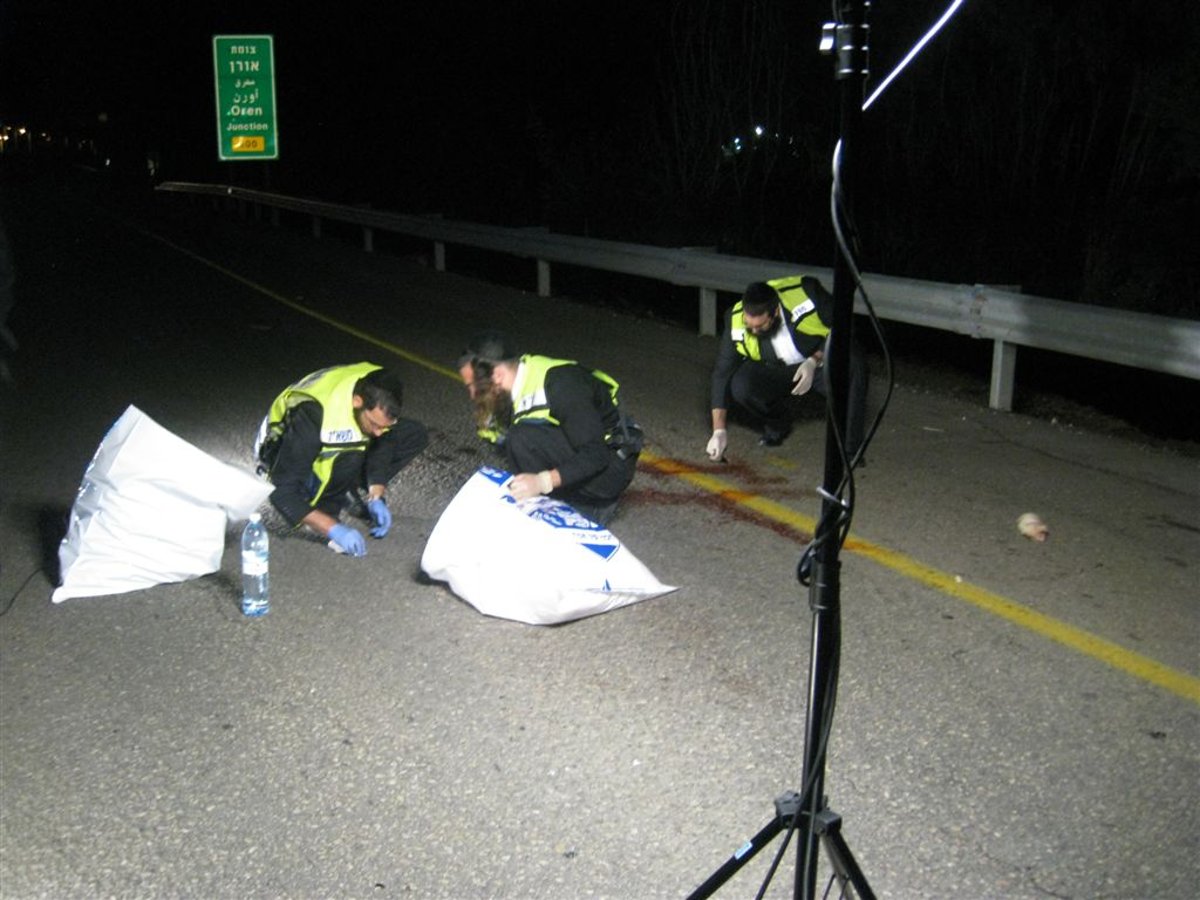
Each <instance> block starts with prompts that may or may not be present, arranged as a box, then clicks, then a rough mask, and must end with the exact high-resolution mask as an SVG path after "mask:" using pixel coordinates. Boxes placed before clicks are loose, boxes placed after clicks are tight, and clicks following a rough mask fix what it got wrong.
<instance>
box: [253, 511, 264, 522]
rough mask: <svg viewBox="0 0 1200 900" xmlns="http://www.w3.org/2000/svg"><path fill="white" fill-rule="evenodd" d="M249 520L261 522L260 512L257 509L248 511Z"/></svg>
mask: <svg viewBox="0 0 1200 900" xmlns="http://www.w3.org/2000/svg"><path fill="white" fill-rule="evenodd" d="M250 521H251V522H261V521H262V513H260V512H257V511H256V512H252V513H250Z"/></svg>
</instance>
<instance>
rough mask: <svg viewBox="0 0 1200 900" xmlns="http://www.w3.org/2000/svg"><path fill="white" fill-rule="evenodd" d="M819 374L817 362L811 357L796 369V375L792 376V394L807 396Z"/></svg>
mask: <svg viewBox="0 0 1200 900" xmlns="http://www.w3.org/2000/svg"><path fill="white" fill-rule="evenodd" d="M816 374H817V361H816V360H815V359H814V358H813V357H811V356H810V357H809V358H808V359H806V360H805V361H804V362H802V363H800V366H799V367H798V368H797V369H796V374H795V375H793V376H792V385H793V387H792V393H793V394H794V395H795V396H797V397H800V396H802V395H804V394H807V393H808V391H809V388H811V387H812V386H813V378H815V377H816Z"/></svg>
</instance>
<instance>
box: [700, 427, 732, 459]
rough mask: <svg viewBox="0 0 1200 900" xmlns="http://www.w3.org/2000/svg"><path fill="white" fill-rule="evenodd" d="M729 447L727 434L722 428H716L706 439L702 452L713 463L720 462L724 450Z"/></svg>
mask: <svg viewBox="0 0 1200 900" xmlns="http://www.w3.org/2000/svg"><path fill="white" fill-rule="evenodd" d="M728 446H729V433H728V432H727V431H726V430H725V429H724V428H718V429H717V430H716V431H714V432H713V433H712V437H710V438H709V439H708V446H707V447H705V448H704V452H705V453H707V454H708V458H709V459H711V460H712V461H713V462H720V461H721V460H722V459H723V458H724V456H725V448H726V447H728Z"/></svg>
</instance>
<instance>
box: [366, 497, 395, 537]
mask: <svg viewBox="0 0 1200 900" xmlns="http://www.w3.org/2000/svg"><path fill="white" fill-rule="evenodd" d="M367 512H369V513H370V514H371V524H372V526H373V527H372V528H371V537H373V538H381V537H383V536H384V535H385V534H387V533H388V529H389V528H391V527H392V514H391V512H390V511H389V510H388V508H387V503H386V502H385V501H384V499H383V498H382V497H376V498H375V499H374V500H368V501H367Z"/></svg>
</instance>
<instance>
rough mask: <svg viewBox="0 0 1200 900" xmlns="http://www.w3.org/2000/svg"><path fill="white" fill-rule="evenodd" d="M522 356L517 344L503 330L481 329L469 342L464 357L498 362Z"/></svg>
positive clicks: (472, 359)
mask: <svg viewBox="0 0 1200 900" xmlns="http://www.w3.org/2000/svg"><path fill="white" fill-rule="evenodd" d="M520 356H521V351H520V350H518V349H517V346H516V344H514V343H513V342H512V341H510V340H509V339H508V336H507V335H505V334H504V332H502V331H481V332H480V333H479V334H477V335H475V337H473V338H471V342H470V343H469V344H467V352H466V354H464V359H466V358H468V357H469V358H470V359H471V361H473V362H476V363H478V362H485V363H492V364H495V363H498V362H511V361H512V360H515V359H518V358H520Z"/></svg>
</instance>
